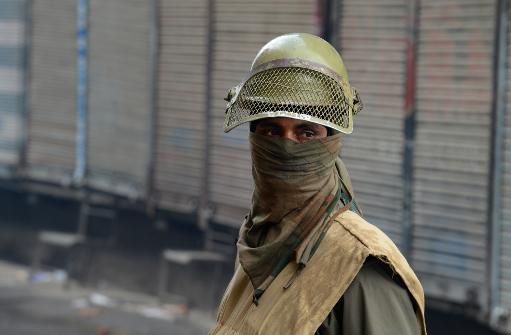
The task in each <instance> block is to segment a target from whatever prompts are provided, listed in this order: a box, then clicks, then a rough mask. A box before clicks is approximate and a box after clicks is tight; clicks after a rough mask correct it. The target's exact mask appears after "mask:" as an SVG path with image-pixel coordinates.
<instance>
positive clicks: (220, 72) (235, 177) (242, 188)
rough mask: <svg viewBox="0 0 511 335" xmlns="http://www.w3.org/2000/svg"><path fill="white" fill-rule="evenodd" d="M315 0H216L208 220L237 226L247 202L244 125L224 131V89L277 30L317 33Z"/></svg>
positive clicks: (249, 180) (249, 184) (249, 178)
mask: <svg viewBox="0 0 511 335" xmlns="http://www.w3.org/2000/svg"><path fill="white" fill-rule="evenodd" d="M315 13H316V1H315V0H298V1H297V0H294V1H291V0H272V1H270V0H262V1H257V2H252V3H251V4H250V6H247V5H245V4H240V3H239V2H238V1H234V0H215V8H214V20H215V31H214V34H215V35H214V38H215V45H214V54H213V57H214V60H213V82H212V86H213V88H212V99H213V103H212V108H213V120H212V123H213V124H212V138H211V145H212V149H211V170H210V190H211V193H210V195H209V199H210V202H211V204H212V205H213V208H214V216H213V219H214V220H215V221H217V222H219V223H222V224H228V225H235V226H239V225H240V224H241V222H242V219H243V217H244V216H245V214H246V213H247V210H248V208H249V206H250V203H251V198H252V190H253V184H252V183H253V182H252V173H251V162H250V151H249V146H248V125H245V126H242V127H239V128H238V129H234V130H232V131H231V132H229V133H228V134H224V132H223V123H224V115H225V101H224V100H223V98H224V97H226V96H227V92H228V90H229V89H230V88H231V87H233V86H235V85H237V84H238V83H239V82H240V81H241V80H242V79H243V78H244V76H245V75H246V74H247V72H248V71H249V69H250V65H251V63H252V60H253V58H254V57H255V55H256V54H257V51H258V50H259V49H260V48H261V47H262V46H263V45H264V44H266V42H268V41H270V40H271V39H272V38H274V37H277V36H278V35H281V34H284V33H290V32H309V33H316V34H317V33H318V30H319V29H318V26H317V17H316V16H315Z"/></svg>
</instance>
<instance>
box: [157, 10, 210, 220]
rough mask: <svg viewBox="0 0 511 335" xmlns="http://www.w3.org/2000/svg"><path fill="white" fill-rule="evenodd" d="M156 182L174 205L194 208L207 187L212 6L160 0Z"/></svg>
mask: <svg viewBox="0 0 511 335" xmlns="http://www.w3.org/2000/svg"><path fill="white" fill-rule="evenodd" d="M159 13H160V27H159V29H160V54H159V65H158V75H159V79H158V121H157V139H156V148H157V155H156V171H155V187H156V191H157V192H158V199H159V200H158V201H159V203H160V205H161V206H163V207H165V208H168V209H177V210H193V209H195V208H196V206H197V203H198V197H199V196H200V192H201V181H202V171H203V158H204V150H205V147H206V145H207V144H206V143H205V138H204V130H205V128H204V122H205V98H206V73H207V71H206V70H207V69H206V63H207V58H206V57H207V41H208V6H207V1H204V0H188V1H180V0H161V1H160V8H159Z"/></svg>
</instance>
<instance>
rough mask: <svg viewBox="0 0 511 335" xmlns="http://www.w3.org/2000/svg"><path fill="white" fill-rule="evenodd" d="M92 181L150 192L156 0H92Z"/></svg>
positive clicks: (132, 193)
mask: <svg viewBox="0 0 511 335" xmlns="http://www.w3.org/2000/svg"><path fill="white" fill-rule="evenodd" d="M89 6H90V9H89V10H90V14H89V114H88V127H89V128H88V171H87V174H88V175H87V180H88V182H89V185H90V186H92V187H93V188H97V189H101V190H106V191H109V192H114V193H117V194H121V195H124V196H129V197H140V196H143V195H144V194H145V187H146V179H147V172H148V168H149V158H150V143H151V140H150V138H151V107H150V99H151V84H150V83H151V80H152V79H151V75H150V74H151V72H152V71H151V70H150V56H151V50H150V24H151V21H150V20H151V19H152V18H151V17H150V15H151V11H150V6H151V1H147V0H128V1H126V0H90V5H89Z"/></svg>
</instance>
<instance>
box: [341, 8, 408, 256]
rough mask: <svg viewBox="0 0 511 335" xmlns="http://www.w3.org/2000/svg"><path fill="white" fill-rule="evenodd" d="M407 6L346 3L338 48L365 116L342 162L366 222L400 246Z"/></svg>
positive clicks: (356, 123) (357, 121)
mask: <svg viewBox="0 0 511 335" xmlns="http://www.w3.org/2000/svg"><path fill="white" fill-rule="evenodd" d="M408 4H409V1H407V0H384V1H382V0H379V1H375V0H363V1H360V0H344V1H342V7H341V17H340V24H339V29H340V34H339V39H340V41H339V47H340V53H341V56H342V57H343V60H344V63H345V65H346V67H347V69H348V73H349V76H350V83H351V84H352V85H353V86H354V87H356V88H357V90H358V92H359V93H360V96H361V99H362V102H363V104H364V110H363V111H362V112H361V113H360V114H359V115H357V116H355V120H354V131H353V134H350V135H346V136H345V146H344V148H343V152H342V154H341V157H342V158H343V159H344V160H345V162H346V165H347V167H348V170H349V172H350V175H351V177H352V179H353V187H354V190H355V194H356V198H357V202H358V203H359V205H360V206H361V208H362V210H363V213H364V216H365V217H366V219H367V220H368V221H369V222H371V223H373V224H375V225H377V226H378V227H380V228H381V229H382V230H384V231H385V232H386V233H387V234H388V235H389V236H390V237H391V238H392V240H393V241H394V242H395V243H396V244H397V245H398V246H402V242H403V241H402V230H403V227H402V222H403V196H404V193H403V192H404V190H403V173H402V164H403V147H404V142H403V141H404V134H403V124H404V117H405V113H404V99H405V80H406V38H407V35H406V34H407V15H408V10H409V5H408Z"/></svg>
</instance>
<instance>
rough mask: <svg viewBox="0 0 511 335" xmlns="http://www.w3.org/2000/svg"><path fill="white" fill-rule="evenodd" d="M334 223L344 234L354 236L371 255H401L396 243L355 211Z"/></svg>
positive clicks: (344, 214)
mask: <svg viewBox="0 0 511 335" xmlns="http://www.w3.org/2000/svg"><path fill="white" fill-rule="evenodd" d="M334 221H335V223H336V224H337V225H339V226H340V227H341V228H342V230H341V231H342V232H344V233H348V234H350V235H352V236H354V237H355V238H356V240H357V241H358V242H359V243H360V244H361V245H362V246H363V247H364V248H367V249H368V250H369V253H370V254H386V253H395V252H398V253H399V250H398V248H397V247H396V245H395V244H394V242H393V241H392V240H391V239H390V238H389V237H388V236H387V235H386V234H385V233H384V232H383V231H382V230H380V229H379V228H378V227H376V226H375V225H373V224H371V223H369V222H367V221H366V220H365V219H364V218H363V217H361V216H360V215H359V214H357V213H355V212H353V211H345V212H343V213H341V214H339V215H338V216H337V217H336V218H335V219H334ZM337 231H338V232H339V230H337Z"/></svg>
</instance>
